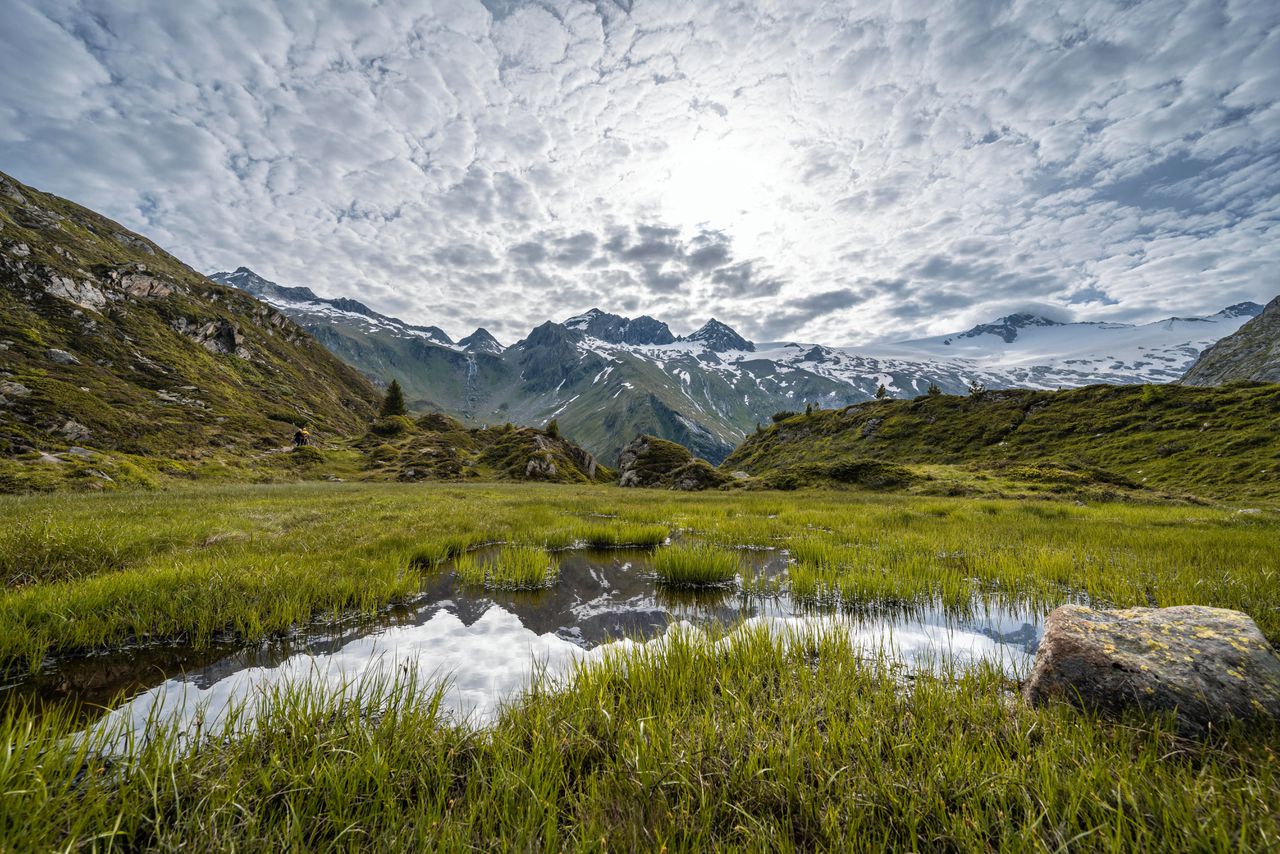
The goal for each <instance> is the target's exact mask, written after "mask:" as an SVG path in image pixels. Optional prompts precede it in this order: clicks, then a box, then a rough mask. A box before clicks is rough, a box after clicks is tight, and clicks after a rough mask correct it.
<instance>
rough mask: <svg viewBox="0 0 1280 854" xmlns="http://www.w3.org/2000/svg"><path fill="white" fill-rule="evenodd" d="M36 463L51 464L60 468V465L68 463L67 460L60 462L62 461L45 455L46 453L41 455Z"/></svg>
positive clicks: (51, 455) (50, 455)
mask: <svg viewBox="0 0 1280 854" xmlns="http://www.w3.org/2000/svg"><path fill="white" fill-rule="evenodd" d="M36 462H38V463H49V464H50V465H59V466H60V465H62V464H63V463H65V462H66V460H60V459H58V458H57V457H55V456H54V455H53V454H44V453H42V454H41V455H40V459H38V460H36Z"/></svg>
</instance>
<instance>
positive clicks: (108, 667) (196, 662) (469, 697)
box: [4, 550, 1041, 728]
mask: <svg viewBox="0 0 1280 854" xmlns="http://www.w3.org/2000/svg"><path fill="white" fill-rule="evenodd" d="M740 554H741V559H742V563H743V573H744V575H745V576H751V577H755V578H765V579H777V578H778V577H779V576H781V575H783V574H784V573H785V571H786V560H787V559H786V555H785V553H783V552H779V551H764V550H755V551H746V550H744V551H742V552H741V553H740ZM649 562H650V556H649V554H648V553H646V552H643V551H632V550H628V551H616V552H571V553H565V554H563V555H562V556H561V561H560V580H559V582H558V583H557V584H556V586H555V587H553V588H551V589H548V590H542V591H537V592H484V591H478V590H474V589H468V588H465V587H462V586H460V585H459V584H458V583H457V582H456V580H455V579H454V578H453V576H452V574H451V573H450V572H449V571H447V570H444V571H438V572H434V573H429V574H427V575H426V576H424V581H423V589H422V593H421V595H420V596H418V597H416V598H415V599H414V600H413V601H412V602H408V603H405V604H402V605H398V606H396V607H393V608H388V609H386V610H385V611H383V612H382V613H380V614H379V615H378V616H377V617H376V618H375V619H365V620H359V621H354V622H349V623H346V624H340V625H333V624H329V625H324V626H314V627H311V628H310V630H308V631H302V632H296V633H293V634H290V635H288V636H284V637H279V638H274V639H271V640H269V641H266V642H264V643H260V644H255V645H252V646H247V647H246V646H243V645H237V644H235V643H233V642H232V641H230V640H224V641H222V642H220V643H217V644H214V645H213V646H212V647H211V648H208V649H205V650H203V651H199V652H196V651H193V650H190V649H186V648H183V647H180V646H168V647H163V646H161V647H152V648H148V649H139V650H132V651H125V652H117V653H115V654H112V655H100V656H94V657H87V658H80V659H67V660H65V661H62V662H55V663H54V664H53V665H51V666H50V667H48V668H47V669H46V670H45V671H44V672H42V673H41V674H39V675H38V676H36V677H35V678H32V679H28V680H25V681H23V682H21V683H18V684H15V685H11V686H8V688H7V690H6V691H5V692H4V693H5V694H7V695H9V698H10V699H11V700H12V699H13V698H16V697H26V698H28V699H35V700H44V701H54V702H65V701H66V700H73V701H79V702H81V703H84V704H98V705H102V704H106V703H108V702H110V701H111V700H113V699H118V698H120V697H121V696H124V697H131V699H129V700H128V701H127V702H124V703H123V704H121V705H119V706H118V707H117V708H115V709H113V710H112V711H111V712H110V713H109V715H108V720H109V721H118V722H123V723H125V724H126V725H127V726H128V727H130V728H135V727H140V726H142V725H143V724H145V723H146V721H147V720H148V718H150V717H152V716H158V717H163V718H165V719H176V720H178V721H179V722H180V723H182V724H183V725H190V724H192V723H193V722H194V721H195V720H196V719H197V717H200V718H202V719H203V721H204V724H205V725H206V727H210V728H211V727H212V726H215V725H216V724H217V722H218V720H219V718H220V716H221V714H222V713H223V711H224V710H225V709H227V708H228V707H229V706H230V705H233V704H239V703H243V702H246V701H252V700H253V699H255V698H257V697H261V696H263V695H264V694H266V693H267V692H269V691H271V690H272V689H273V688H275V687H279V686H283V685H286V684H293V683H298V682H300V681H310V682H314V683H316V684H321V685H326V686H330V687H334V688H341V687H342V686H346V685H351V684H354V683H358V682H359V681H360V680H362V679H368V678H376V677H389V676H394V675H396V674H397V673H402V672H411V673H413V674H415V675H416V676H418V677H419V678H420V679H423V680H426V681H434V680H437V679H443V678H446V677H447V679H448V687H447V689H446V691H445V694H444V703H445V707H446V709H447V710H448V711H449V712H450V713H451V714H452V715H453V716H455V717H456V718H457V719H460V720H461V719H467V720H469V721H472V722H474V723H477V724H483V723H485V722H486V721H489V720H491V719H492V717H493V716H494V714H495V713H496V711H497V709H498V708H499V706H500V704H501V703H502V702H504V701H508V700H510V699H512V698H514V697H516V696H518V694H519V692H520V691H521V690H522V689H523V688H525V687H526V686H527V685H528V684H529V680H530V678H531V674H532V673H533V672H534V670H535V668H537V669H545V671H546V672H547V673H548V675H550V676H552V677H555V676H557V675H560V674H563V673H564V672H565V671H566V670H567V669H568V668H569V667H570V666H571V665H572V664H573V663H574V662H577V661H582V660H586V659H590V658H593V657H598V656H599V655H602V654H604V651H605V650H606V649H616V648H618V647H617V646H616V644H617V643H619V642H621V643H623V644H630V643H635V642H645V641H652V640H653V639H660V638H661V637H662V636H663V635H665V634H666V633H667V632H668V631H669V629H670V627H671V626H672V625H675V624H681V625H688V626H694V627H698V628H702V629H706V630H709V631H711V632H712V633H713V634H715V635H717V636H719V635H721V634H724V633H730V634H729V635H728V637H727V638H726V640H725V641H724V642H732V634H731V631H732V630H733V629H734V628H735V627H737V626H739V625H766V626H768V627H770V628H771V629H772V630H775V631H779V632H782V631H795V630H802V629H805V628H812V627H820V626H823V625H840V626H841V627H842V628H843V629H844V630H845V631H846V632H847V633H848V634H849V636H850V640H851V642H852V643H854V644H855V645H856V646H857V647H858V648H859V649H860V650H861V651H863V652H865V653H866V654H867V655H869V656H872V655H880V654H884V655H891V656H893V657H895V658H897V659H899V660H901V661H902V662H903V663H904V664H905V665H906V666H908V667H911V668H925V667H938V666H953V665H954V666H959V667H964V666H968V665H970V664H973V663H975V662H978V661H989V662H992V663H994V664H996V665H997V666H1000V667H1003V668H1004V669H1005V670H1006V671H1007V672H1009V673H1010V674H1011V675H1018V674H1021V673H1024V672H1026V671H1027V670H1028V669H1029V666H1030V662H1031V657H1032V656H1033V655H1034V653H1035V649H1036V646H1037V644H1038V642H1039V637H1040V623H1041V614H1040V613H1039V612H1029V611H1019V610H1002V609H984V608H981V607H979V608H977V609H976V610H975V612H974V613H972V614H969V615H966V616H964V617H956V616H955V615H948V614H947V613H944V612H943V611H941V610H940V609H936V608H928V607H921V608H916V609H914V610H912V611H909V612H902V611H898V612H895V613H891V614H886V613H884V612H883V611H881V612H879V613H877V614H867V613H861V614H859V613H856V612H838V613H833V612H832V611H831V610H829V609H828V610H825V611H814V610H813V609H808V608H802V607H800V606H798V605H797V604H795V603H792V602H791V601H789V600H788V599H787V598H786V597H785V596H779V595H774V596H757V595H751V594H748V593H744V592H742V591H741V590H737V589H717V590H710V591H692V590H668V589H663V588H661V587H659V586H657V585H655V583H654V580H653V577H652V573H651V571H650V563H649Z"/></svg>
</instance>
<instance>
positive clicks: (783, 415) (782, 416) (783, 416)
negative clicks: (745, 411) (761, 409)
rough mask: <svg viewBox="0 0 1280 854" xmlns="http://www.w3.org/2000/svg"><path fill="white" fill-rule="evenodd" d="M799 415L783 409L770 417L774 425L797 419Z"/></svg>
mask: <svg viewBox="0 0 1280 854" xmlns="http://www.w3.org/2000/svg"><path fill="white" fill-rule="evenodd" d="M799 414H800V413H799V412H792V411H790V410H787V409H783V410H781V411H780V412H775V413H773V415H771V416H770V417H771V418H772V419H773V423H774V424H778V423H779V422H782V421H786V420H787V419H788V418H795V417H796V416H797V415H799Z"/></svg>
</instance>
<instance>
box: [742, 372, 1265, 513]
mask: <svg viewBox="0 0 1280 854" xmlns="http://www.w3.org/2000/svg"><path fill="white" fill-rule="evenodd" d="M1277 435H1280V386H1276V385H1267V386H1254V387H1246V388H1208V389H1203V388H1188V387H1185V386H1177V385H1170V386H1088V387H1085V388H1080V389H1073V390H1070V391H1061V392H1050V391H1029V390H1021V389H1017V390H1005V391H990V392H987V393H985V394H982V395H978V396H969V397H960V396H955V395H938V396H934V397H929V396H926V397H922V398H919V399H917V400H885V401H873V402H869V403H863V404H858V405H856V406H852V407H848V408H845V409H838V410H820V411H815V412H813V413H812V414H811V415H807V416H806V415H797V416H794V417H792V418H790V419H787V420H785V421H782V422H781V423H779V424H776V425H774V426H771V427H770V428H768V429H766V430H764V431H763V432H761V433H759V434H757V435H753V436H751V437H749V438H748V439H747V440H746V441H745V442H743V443H742V445H740V446H739V447H738V448H737V450H735V451H734V453H733V454H732V455H731V456H730V457H729V458H728V459H727V460H726V461H725V462H724V465H723V466H722V468H723V469H724V470H726V471H734V470H738V469H741V470H743V471H746V472H748V473H749V474H752V475H756V476H759V477H761V478H763V479H764V481H765V482H766V483H774V484H779V483H785V482H788V481H791V482H799V483H804V482H805V481H806V478H809V477H812V476H815V475H816V476H817V477H818V478H819V479H820V478H821V473H822V471H823V470H824V467H830V466H832V465H834V464H844V465H846V466H848V465H849V464H852V463H856V462H858V461H874V462H882V463H910V464H926V465H927V464H937V465H966V466H973V467H977V468H980V469H986V470H997V471H1000V470H1007V471H1013V473H1014V474H1015V475H1017V476H1019V477H1022V478H1024V479H1025V478H1027V477H1035V478H1040V479H1046V480H1053V479H1057V480H1060V481H1064V482H1065V481H1071V480H1080V481H1093V482H1103V483H1114V484H1117V485H1129V486H1147V487H1159V488H1162V489H1171V490H1179V491H1186V492H1190V493H1192V494H1196V495H1202V496H1210V497H1218V498H1226V499H1239V498H1246V497H1248V498H1258V497H1265V498H1277V497H1280V478H1277V476H1276V473H1277V472H1278V471H1280V440H1277V438H1276V437H1277Z"/></svg>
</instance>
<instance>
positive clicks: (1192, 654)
mask: <svg viewBox="0 0 1280 854" xmlns="http://www.w3.org/2000/svg"><path fill="white" fill-rule="evenodd" d="M1023 690H1024V694H1025V696H1026V698H1027V700H1028V701H1029V702H1030V703H1031V704H1032V705H1042V704H1044V703H1046V702H1048V701H1050V700H1053V699H1061V700H1065V701H1067V702H1070V703H1073V704H1075V705H1077V706H1081V707H1086V708H1091V709H1096V710H1098V711H1101V712H1104V713H1109V714H1120V713H1123V712H1125V711H1127V710H1130V709H1139V710H1142V711H1146V712H1176V715H1177V725H1178V729H1179V731H1181V732H1182V733H1183V734H1186V735H1202V734H1204V733H1206V732H1209V731H1210V730H1212V729H1214V728H1216V727H1221V726H1223V725H1225V724H1228V723H1231V722H1233V721H1263V720H1270V721H1280V656H1277V655H1276V652H1275V650H1274V649H1272V647H1271V645H1270V644H1269V643H1268V642H1267V640H1266V638H1265V637H1263V635H1262V632H1261V631H1259V629H1258V627H1257V625H1256V624H1255V623H1254V622H1253V620H1252V619H1250V618H1249V616H1248V615H1246V614H1242V613H1240V612H1239V611H1229V610H1225V609H1222V608H1206V607H1202V606H1198V605H1187V606H1180V607H1176V608H1130V609H1127V610H1120V611H1101V610H1094V609H1092V608H1086V607H1084V606H1081V605H1064V606H1062V607H1061V608H1058V609H1056V610H1054V611H1053V613H1051V614H1050V615H1049V618H1048V620H1047V621H1046V623H1045V632H1044V639H1043V640H1042V641H1041V643H1040V649H1039V651H1038V652H1037V654H1036V660H1035V665H1034V667H1033V669H1032V673H1031V677H1030V678H1029V679H1028V680H1027V681H1026V683H1025V685H1024V688H1023Z"/></svg>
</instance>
